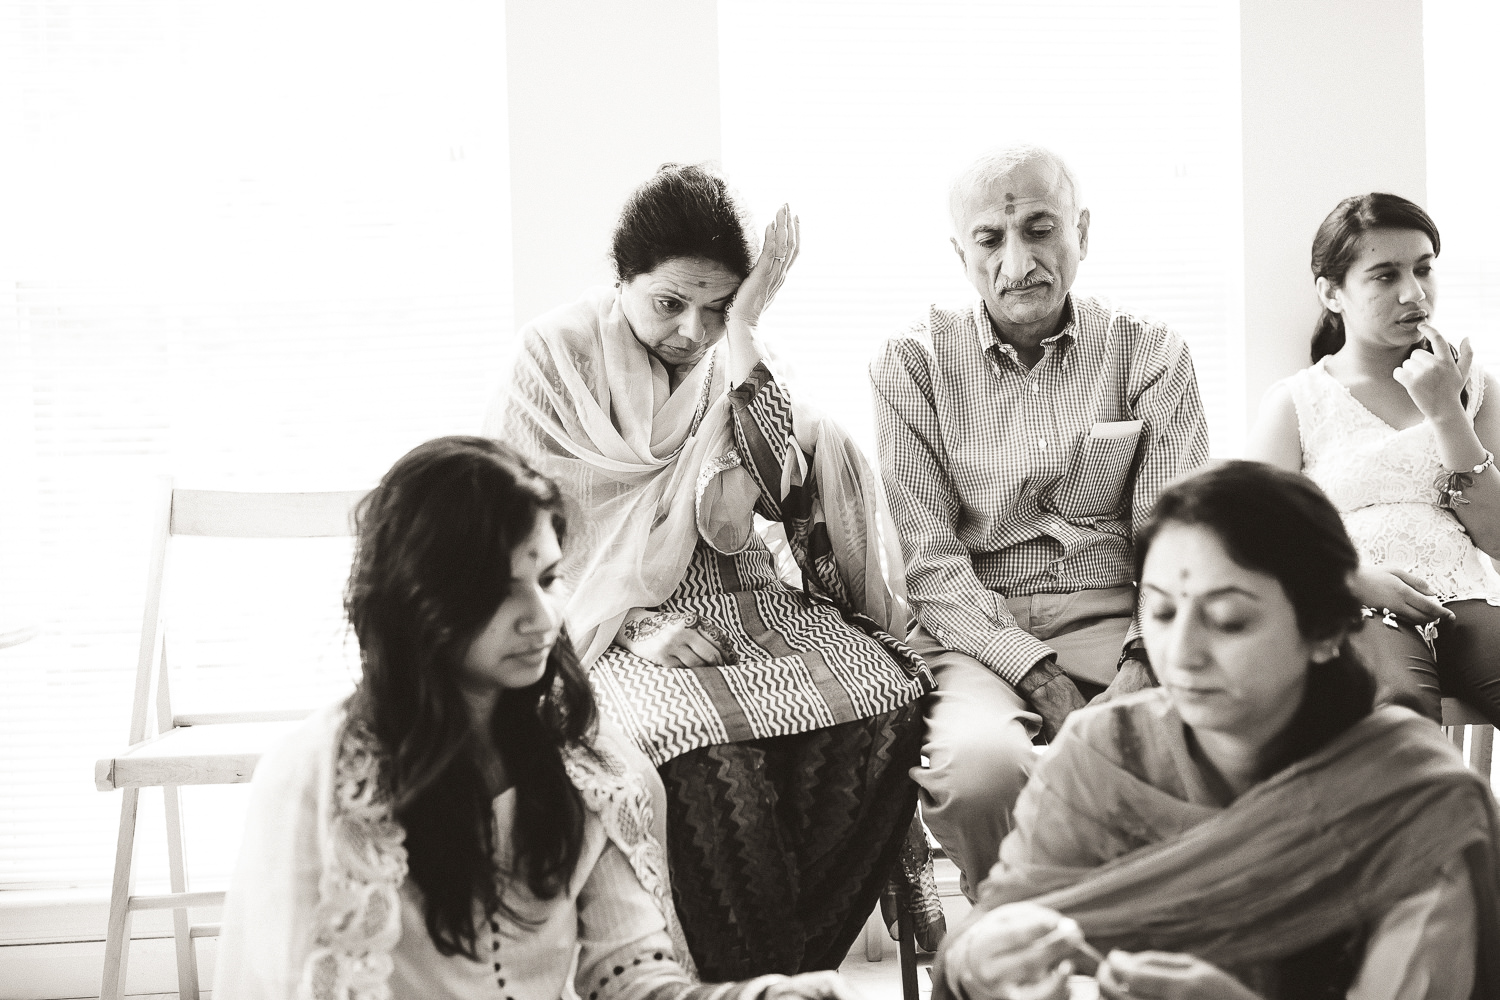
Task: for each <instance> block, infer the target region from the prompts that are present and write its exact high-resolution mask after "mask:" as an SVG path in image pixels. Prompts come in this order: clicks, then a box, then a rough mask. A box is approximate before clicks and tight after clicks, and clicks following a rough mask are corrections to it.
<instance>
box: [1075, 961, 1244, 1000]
mask: <svg viewBox="0 0 1500 1000" xmlns="http://www.w3.org/2000/svg"><path fill="white" fill-rule="evenodd" d="M1096 976H1097V978H1098V980H1099V992H1100V993H1101V994H1102V995H1103V996H1105V997H1106V998H1108V1000H1261V997H1260V994H1258V993H1254V992H1252V991H1251V990H1250V989H1248V988H1247V987H1246V986H1245V985H1244V984H1243V983H1241V982H1240V981H1239V980H1238V979H1235V978H1234V977H1233V976H1231V975H1229V973H1227V972H1225V971H1223V970H1222V969H1220V968H1219V967H1218V966H1216V965H1212V964H1210V963H1208V962H1205V961H1203V959H1201V958H1195V957H1193V956H1192V955H1181V954H1177V953H1175V952H1166V951H1138V952H1135V953H1131V952H1125V951H1112V952H1110V953H1109V955H1108V956H1106V957H1105V959H1104V962H1103V963H1102V964H1101V965H1100V966H1099V971H1098V972H1097V973H1096Z"/></svg>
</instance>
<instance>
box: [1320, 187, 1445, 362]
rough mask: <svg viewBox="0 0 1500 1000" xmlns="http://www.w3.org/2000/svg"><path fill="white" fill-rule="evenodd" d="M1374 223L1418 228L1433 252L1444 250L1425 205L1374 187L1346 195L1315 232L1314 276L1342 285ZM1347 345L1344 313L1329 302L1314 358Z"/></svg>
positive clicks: (1321, 322)
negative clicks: (1333, 307)
mask: <svg viewBox="0 0 1500 1000" xmlns="http://www.w3.org/2000/svg"><path fill="white" fill-rule="evenodd" d="M1372 229H1415V230H1417V231H1418V232H1422V233H1426V234H1427V238H1428V239H1430V240H1431V241H1432V253H1433V256H1437V255H1438V254H1440V253H1442V251H1443V241H1442V238H1441V237H1439V236H1438V230H1437V223H1435V222H1433V221H1432V216H1430V215H1428V214H1427V213H1426V212H1425V211H1424V210H1423V209H1422V206H1420V205H1418V204H1416V203H1415V202H1412V201H1407V200H1406V199H1405V198H1403V197H1401V196H1400V195H1398V194H1382V193H1381V192H1379V191H1374V192H1371V193H1370V194H1361V195H1356V196H1355V197H1353V198H1345V199H1344V200H1343V201H1341V202H1339V204H1338V207H1337V208H1335V209H1334V210H1333V211H1332V212H1330V213H1328V218H1326V219H1324V220H1323V224H1322V225H1321V226H1319V227H1318V234H1317V235H1316V236H1314V237H1313V247H1312V272H1313V277H1314V278H1327V279H1328V280H1329V282H1331V283H1332V284H1335V285H1342V284H1343V283H1344V278H1346V277H1347V276H1348V274H1349V268H1351V267H1353V266H1354V261H1355V259H1356V258H1357V257H1358V256H1359V238H1360V237H1361V236H1363V235H1364V234H1365V233H1367V232H1369V231H1370V230H1372ZM1343 346H1344V318H1343V317H1342V316H1340V315H1339V314H1338V313H1336V312H1330V311H1329V310H1328V309H1327V308H1326V307H1325V308H1324V309H1323V312H1322V314H1321V315H1320V316H1319V317H1318V325H1317V326H1316V327H1314V328H1313V339H1312V359H1313V360H1314V361H1317V360H1318V359H1319V358H1322V357H1325V356H1326V355H1329V354H1336V353H1338V350H1339V348H1341V347H1343Z"/></svg>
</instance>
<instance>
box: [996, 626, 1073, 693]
mask: <svg viewBox="0 0 1500 1000" xmlns="http://www.w3.org/2000/svg"><path fill="white" fill-rule="evenodd" d="M1056 655H1057V653H1056V652H1055V651H1054V650H1053V649H1052V647H1051V646H1049V645H1047V644H1046V643H1045V642H1043V641H1042V640H1040V639H1038V638H1037V637H1036V636H1034V635H1032V634H1031V633H1030V632H1028V631H1026V630H1025V629H1023V628H1021V627H1020V626H1012V627H1010V628H1006V629H1001V630H1000V631H998V632H996V633H995V635H994V637H993V638H991V639H990V641H989V642H987V643H985V644H984V646H983V647H982V648H981V649H980V650H979V653H978V654H977V659H979V660H980V661H981V662H982V663H984V664H985V666H987V667H989V668H990V669H991V670H993V671H994V672H995V673H997V674H999V675H1000V679H1001V680H1003V681H1005V682H1006V683H1007V684H1009V685H1010V686H1011V687H1015V686H1016V685H1018V684H1020V683H1021V678H1022V677H1025V676H1026V674H1027V673H1028V672H1029V671H1030V670H1031V668H1032V667H1034V666H1036V665H1037V664H1038V663H1041V662H1042V661H1043V660H1045V659H1048V658H1049V657H1055V656H1056Z"/></svg>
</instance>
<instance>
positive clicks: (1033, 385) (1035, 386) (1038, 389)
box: [1031, 382, 1042, 392]
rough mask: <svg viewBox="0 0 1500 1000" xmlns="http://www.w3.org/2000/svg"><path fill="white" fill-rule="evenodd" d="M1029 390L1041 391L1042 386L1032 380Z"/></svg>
mask: <svg viewBox="0 0 1500 1000" xmlns="http://www.w3.org/2000/svg"><path fill="white" fill-rule="evenodd" d="M1031 391H1032V392H1041V391H1042V387H1041V386H1039V385H1037V384H1036V383H1035V382H1033V383H1031Z"/></svg>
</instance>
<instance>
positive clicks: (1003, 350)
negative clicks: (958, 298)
mask: <svg viewBox="0 0 1500 1000" xmlns="http://www.w3.org/2000/svg"><path fill="white" fill-rule="evenodd" d="M1063 308H1064V309H1065V310H1066V314H1067V317H1068V321H1067V322H1066V323H1064V324H1063V328H1062V329H1061V330H1059V331H1057V332H1056V333H1054V334H1053V335H1052V336H1050V337H1047V338H1045V339H1044V340H1043V341H1042V346H1043V347H1046V346H1047V345H1048V344H1052V345H1054V350H1055V351H1056V353H1058V354H1063V353H1065V351H1066V348H1067V347H1068V345H1069V344H1071V343H1072V342H1073V341H1074V340H1075V339H1076V338H1077V336H1078V309H1077V308H1076V306H1075V305H1074V302H1073V293H1072V292H1069V293H1068V295H1067V298H1065V299H1064V300H1063ZM974 330H975V332H976V333H977V334H978V342H979V350H980V353H982V354H989V353H990V352H991V351H994V352H995V353H996V354H998V355H1008V356H1010V357H1012V358H1014V357H1015V350H1016V349H1015V348H1014V347H1011V346H1010V345H1009V344H1007V343H1006V342H1005V341H1003V340H1001V339H1000V334H999V332H998V331H997V330H996V329H995V324H994V323H993V322H991V321H990V312H989V310H988V309H986V308H985V307H984V299H976V300H975V301H974Z"/></svg>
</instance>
